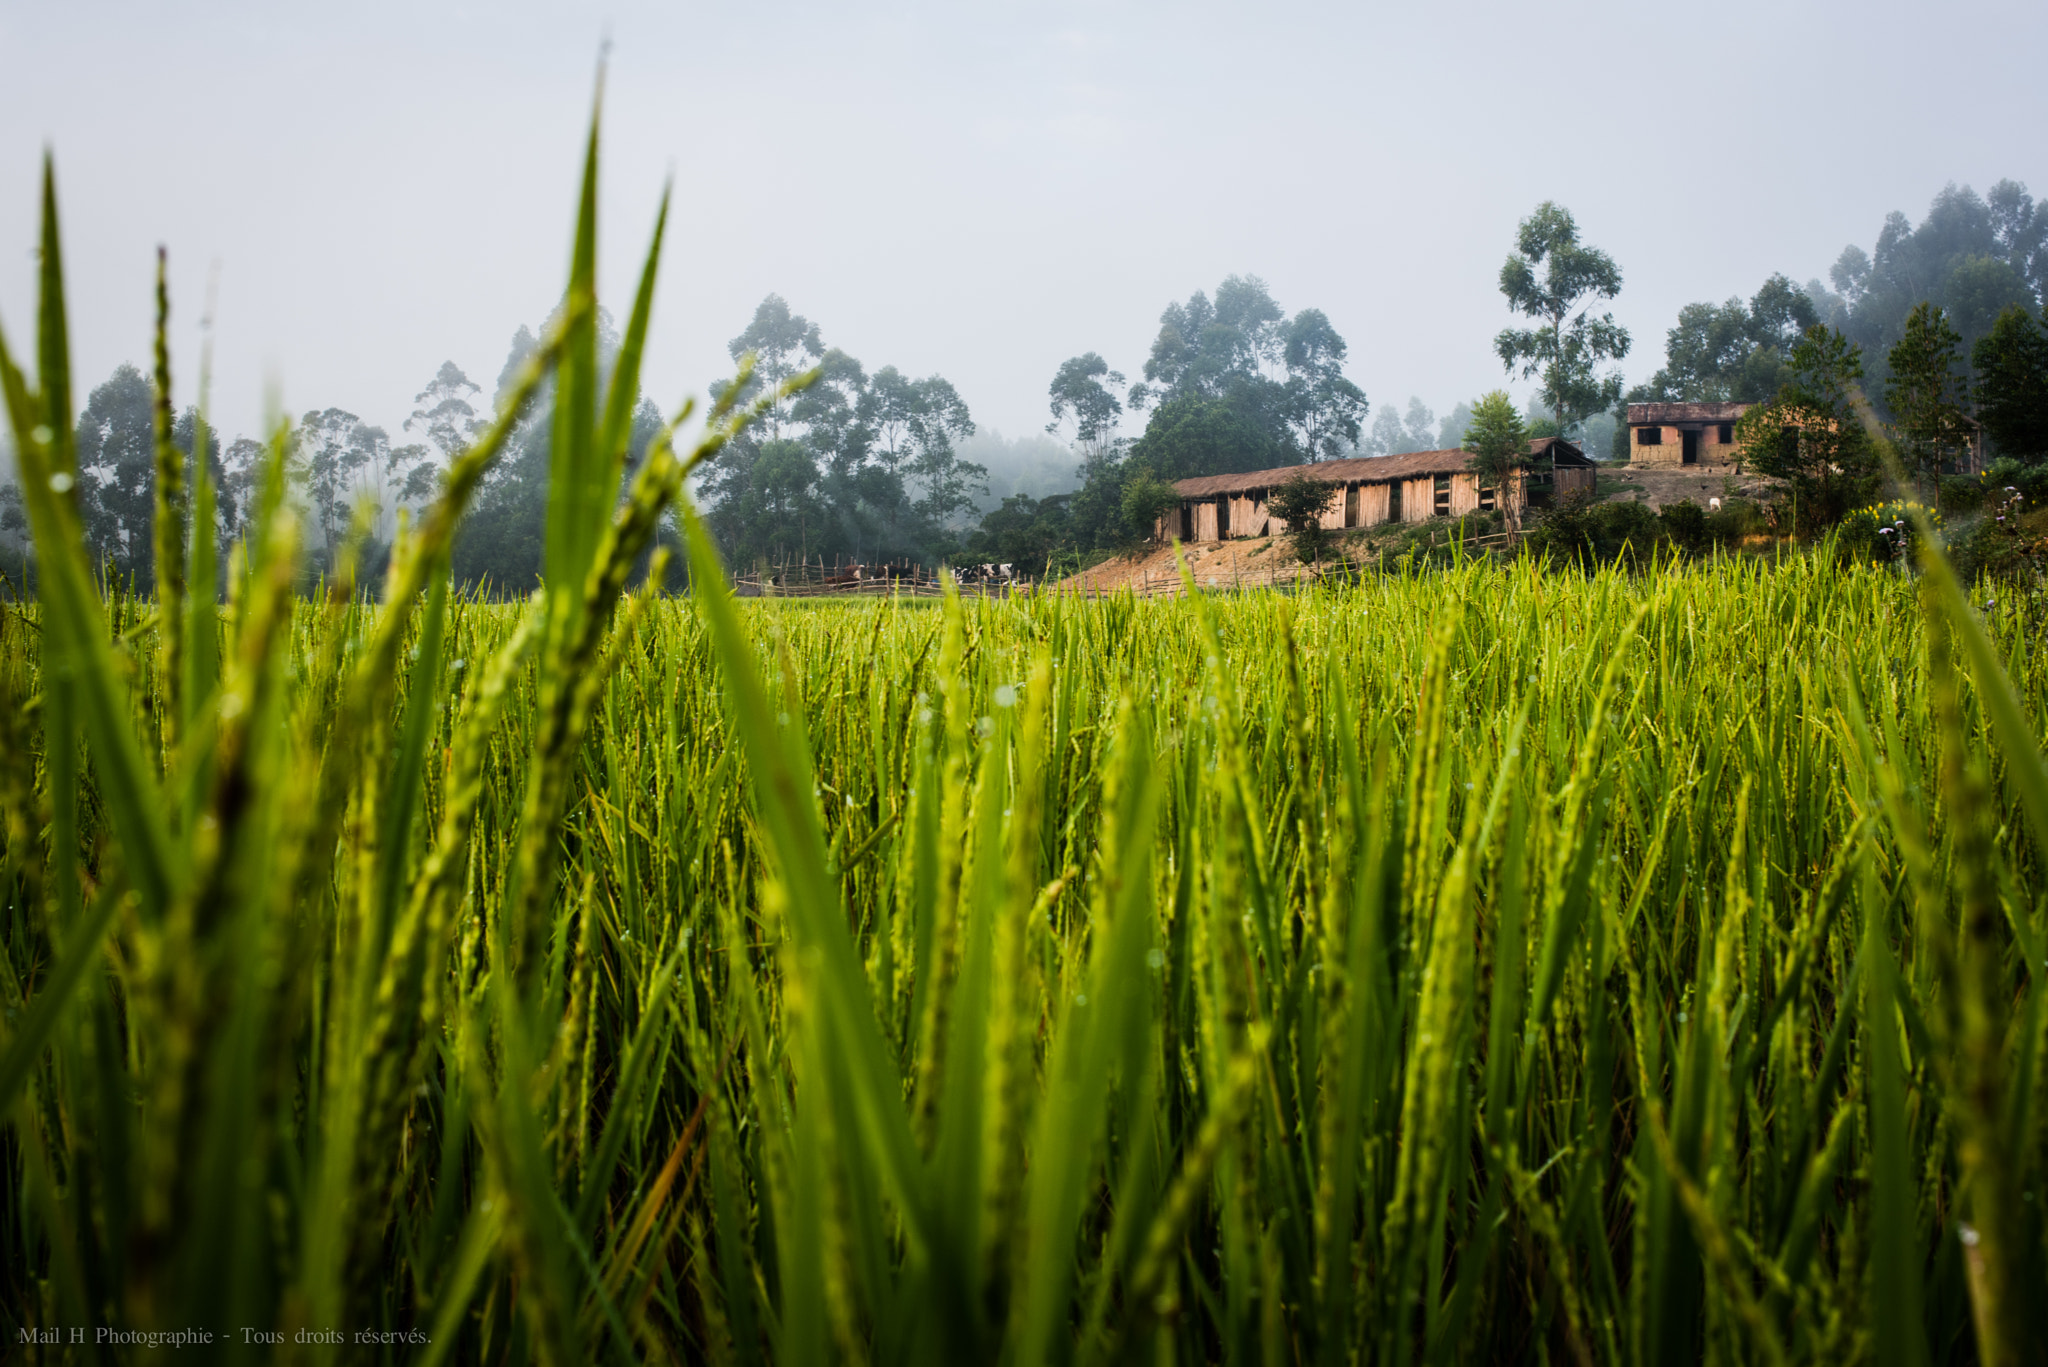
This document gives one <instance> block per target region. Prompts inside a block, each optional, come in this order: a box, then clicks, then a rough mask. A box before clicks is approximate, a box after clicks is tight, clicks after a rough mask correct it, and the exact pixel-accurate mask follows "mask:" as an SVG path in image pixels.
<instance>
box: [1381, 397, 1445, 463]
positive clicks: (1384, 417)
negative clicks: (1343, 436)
mask: <svg viewBox="0 0 2048 1367" xmlns="http://www.w3.org/2000/svg"><path fill="white" fill-rule="evenodd" d="M1460 407H1461V408H1462V407H1464V406H1463V405H1460ZM1470 416H1471V412H1470V410H1469V409H1467V410H1466V417H1467V418H1468V419H1469V418H1470ZM1446 421H1449V419H1446ZM1458 430H1459V432H1461V433H1462V432H1463V431H1464V428H1463V427H1462V426H1460V427H1459V429H1458ZM1456 445H1457V442H1456V441H1452V442H1450V443H1449V446H1443V445H1442V444H1441V443H1440V441H1439V430H1438V428H1437V423H1436V414H1435V413H1433V412H1431V411H1430V407H1429V405H1428V404H1426V403H1424V402H1423V401H1422V400H1421V399H1419V398H1417V397H1415V396H1414V395H1412V394H1411V395H1409V396H1408V409H1407V413H1406V415H1405V417H1404V415H1403V413H1402V411H1401V410H1400V409H1398V408H1393V407H1387V408H1382V409H1381V410H1380V415H1379V416H1378V417H1377V418H1374V419H1373V423H1372V432H1371V434H1370V435H1369V436H1367V438H1366V439H1365V441H1364V442H1362V443H1361V449H1362V450H1363V451H1364V452H1365V454H1367V455H1371V456H1400V455H1406V454H1407V453H1408V452H1410V451H1434V450H1438V449H1449V447H1452V446H1456Z"/></svg>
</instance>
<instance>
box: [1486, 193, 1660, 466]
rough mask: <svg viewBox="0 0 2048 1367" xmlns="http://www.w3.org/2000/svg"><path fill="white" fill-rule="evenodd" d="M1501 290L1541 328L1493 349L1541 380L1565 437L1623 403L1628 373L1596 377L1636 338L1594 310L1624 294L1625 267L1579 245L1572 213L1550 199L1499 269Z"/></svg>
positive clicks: (1512, 332) (1499, 341)
mask: <svg viewBox="0 0 2048 1367" xmlns="http://www.w3.org/2000/svg"><path fill="white" fill-rule="evenodd" d="M1500 292H1501V293H1502V294H1503V295H1505V296H1506V297H1507V301H1508V307H1509V308H1511V309H1513V310H1514V311H1515V312H1517V313H1519V314H1522V315H1523V316H1524V317H1528V318H1532V319H1535V320H1536V321H1537V324H1538V325H1537V326H1536V327H1533V328H1505V329H1503V330H1502V331H1501V334H1500V335H1499V336H1498V337H1496V338H1494V342H1493V349H1494V351H1495V352H1496V353H1498V354H1499V356H1500V359H1501V364H1502V365H1504V366H1506V367H1507V368H1508V369H1509V370H1510V371H1514V370H1516V369H1517V368H1519V369H1520V371H1521V374H1522V378H1524V379H1532V378H1540V379H1541V381H1542V389H1541V390H1540V391H1539V392H1540V394H1541V396H1542V400H1543V405H1544V406H1545V407H1546V408H1549V409H1550V410H1551V411H1552V413H1553V414H1554V415H1555V416H1556V420H1557V427H1558V431H1560V432H1568V431H1570V430H1571V428H1572V426H1573V425H1574V424H1575V423H1577V422H1578V421H1579V420H1580V419H1582V418H1584V417H1585V416H1586V415H1587V414H1589V413H1597V412H1599V411H1600V410H1601V409H1603V408H1612V407H1613V406H1614V405H1615V403H1616V402H1617V401H1618V400H1619V399H1620V398H1621V384H1622V382H1621V374H1620V372H1619V371H1616V372H1614V373H1611V374H1609V375H1606V376H1601V375H1599V374H1597V373H1596V371H1597V368H1598V366H1599V363H1600V362H1601V361H1618V360H1620V359H1621V358H1623V357H1624V356H1626V355H1628V348H1629V335H1628V330H1627V329H1626V328H1624V327H1622V326H1621V325H1620V324H1619V323H1616V322H1615V321H1614V315H1613V314H1611V313H1603V314H1600V315H1599V316H1597V317H1596V316H1594V314H1593V312H1592V308H1593V305H1594V304H1595V303H1597V302H1599V301H1601V300H1607V299H1612V298H1614V297H1615V296H1616V295H1618V294H1620V293H1621V268H1620V267H1619V266H1617V265H1615V264H1614V258H1613V257H1611V256H1609V255H1608V254H1607V253H1606V252H1604V251H1601V250H1600V249H1599V248H1598V247H1592V246H1587V245H1586V244H1584V243H1581V242H1580V241H1579V225H1578V223H1577V221H1576V220H1574V219H1573V218H1572V215H1571V211H1570V210H1568V209H1565V208H1563V207H1562V206H1560V205H1558V204H1555V203H1553V202H1552V201H1550V200H1545V201H1544V202H1543V203H1542V204H1540V205H1538V206H1537V207H1536V212H1535V213H1533V214H1531V215H1530V216H1529V217H1527V218H1525V219H1523V220H1522V225H1521V228H1520V230H1519V231H1518V232H1517V234H1516V238H1515V250H1514V251H1513V252H1512V253H1511V254H1510V255H1509V256H1508V259H1507V261H1506V263H1505V264H1503V265H1502V266H1501V268H1500Z"/></svg>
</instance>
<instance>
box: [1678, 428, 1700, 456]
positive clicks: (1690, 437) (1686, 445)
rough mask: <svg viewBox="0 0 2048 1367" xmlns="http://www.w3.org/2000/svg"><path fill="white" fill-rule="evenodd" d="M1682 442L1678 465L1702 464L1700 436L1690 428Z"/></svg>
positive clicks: (1687, 429) (1686, 430)
mask: <svg viewBox="0 0 2048 1367" xmlns="http://www.w3.org/2000/svg"><path fill="white" fill-rule="evenodd" d="M1681 441H1682V446H1681V449H1680V451H1679V454H1678V463H1679V464H1680V465H1698V464H1699V463H1700V434H1699V433H1698V432H1695V431H1694V430H1693V429H1692V428H1690V427H1688V428H1686V429H1685V433H1684V435H1683V437H1682V438H1681Z"/></svg>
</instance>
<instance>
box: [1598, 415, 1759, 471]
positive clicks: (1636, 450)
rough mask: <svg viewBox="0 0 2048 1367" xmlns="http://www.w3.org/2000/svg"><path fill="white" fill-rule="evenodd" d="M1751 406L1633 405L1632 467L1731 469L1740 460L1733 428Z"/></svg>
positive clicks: (1630, 433) (1630, 419) (1630, 425)
mask: <svg viewBox="0 0 2048 1367" xmlns="http://www.w3.org/2000/svg"><path fill="white" fill-rule="evenodd" d="M1753 407H1755V405H1754V404H1747V403H1632V404H1630V405H1629V406H1628V458H1629V463H1630V464H1631V465H1733V464H1735V462H1736V461H1738V460H1740V459H1741V457H1742V453H1741V450H1740V449H1739V448H1738V447H1737V446H1736V444H1735V424H1736V423H1737V422H1739V421H1741V418H1742V415H1743V414H1744V413H1747V412H1748V411H1749V410H1750V409H1751V408H1753Z"/></svg>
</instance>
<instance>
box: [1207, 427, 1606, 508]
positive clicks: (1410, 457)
mask: <svg viewBox="0 0 2048 1367" xmlns="http://www.w3.org/2000/svg"><path fill="white" fill-rule="evenodd" d="M1529 454H1530V455H1532V456H1549V457H1550V458H1551V459H1552V461H1554V462H1555V463H1556V464H1559V465H1590V464H1591V463H1592V462H1590V461H1588V460H1587V459H1586V457H1585V455H1584V454H1583V453H1581V452H1580V450H1579V448H1578V447H1576V446H1574V445H1572V444H1571V443H1570V442H1568V441H1565V440H1563V439H1562V438H1559V437H1540V438H1538V439H1537V440H1535V441H1532V442H1530V443H1529ZM1471 463H1472V453H1471V452H1470V451H1465V450H1450V451H1410V452H1408V453H1407V454H1405V455H1399V456H1360V457H1358V458H1357V459H1355V460H1325V461H1317V462H1316V463H1314V464H1312V465H1280V466H1276V467H1274V468H1273V469H1271V470H1248V471H1245V472H1244V473H1243V474H1236V475H1202V476H1200V477H1198V478H1195V479H1183V480H1179V481H1177V482H1176V483H1175V484H1174V486H1173V487H1174V489H1175V490H1176V491H1178V492H1179V494H1180V496H1181V497H1182V498H1211V497H1213V496H1215V495H1217V494H1242V493H1248V492H1250V491H1251V490H1253V489H1271V488H1273V487H1275V486H1276V485H1280V484H1285V483H1286V482H1287V481H1288V480H1290V479H1293V478H1294V477H1295V476H1296V475H1307V476H1308V477H1309V478H1310V479H1313V480H1317V481H1319V482H1321V483H1325V484H1384V483H1387V482H1389V481H1392V480H1397V479H1420V478H1422V477H1424V476H1425V475H1457V474H1463V473H1464V472H1465V471H1466V470H1467V469H1468V468H1469V467H1470V466H1471Z"/></svg>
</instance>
